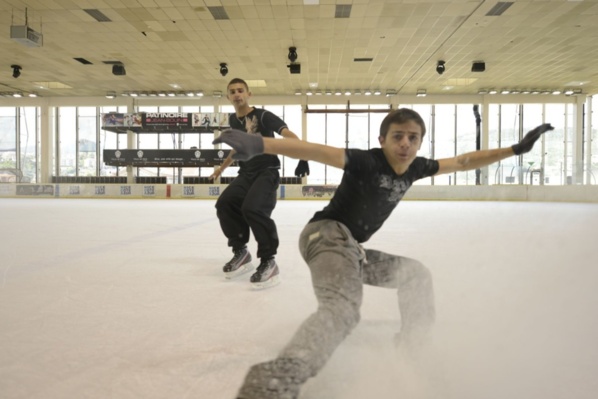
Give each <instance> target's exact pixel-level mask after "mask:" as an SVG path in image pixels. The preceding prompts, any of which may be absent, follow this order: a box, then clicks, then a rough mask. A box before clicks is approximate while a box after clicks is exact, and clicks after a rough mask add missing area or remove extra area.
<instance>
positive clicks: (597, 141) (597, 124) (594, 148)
mask: <svg viewBox="0 0 598 399" xmlns="http://www.w3.org/2000/svg"><path fill="white" fill-rule="evenodd" d="M591 105H592V106H591V107H590V108H591V109H592V113H591V117H590V121H591V125H592V129H591V132H590V135H589V136H590V137H589V140H590V142H589V143H588V144H587V145H589V146H590V150H591V156H590V168H589V171H588V173H589V179H587V180H588V181H589V183H590V184H598V112H597V111H596V110H597V109H598V96H596V97H594V98H593V99H592V103H591Z"/></svg>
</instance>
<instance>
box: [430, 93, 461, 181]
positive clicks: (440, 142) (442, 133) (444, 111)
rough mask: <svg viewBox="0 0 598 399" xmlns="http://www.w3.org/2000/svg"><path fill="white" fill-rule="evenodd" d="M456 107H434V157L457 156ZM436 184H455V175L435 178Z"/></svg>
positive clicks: (443, 105) (444, 105) (441, 105)
mask: <svg viewBox="0 0 598 399" xmlns="http://www.w3.org/2000/svg"><path fill="white" fill-rule="evenodd" d="M455 123H456V122H455V105H453V104H439V105H435V106H434V157H435V158H436V159H442V158H452V157H454V156H455V155H456V141H455V139H456V136H455V128H456V124H455ZM434 184H442V185H444V184H446V185H451V184H455V173H451V174H444V175H439V176H435V177H434Z"/></svg>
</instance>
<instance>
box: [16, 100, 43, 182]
mask: <svg viewBox="0 0 598 399" xmlns="http://www.w3.org/2000/svg"><path fill="white" fill-rule="evenodd" d="M19 114H20V117H19V124H20V128H19V137H20V149H21V151H20V153H19V158H20V159H19V162H18V165H19V168H20V169H21V172H22V174H23V177H22V179H21V182H22V183H35V182H37V180H38V179H37V175H38V164H39V162H38V161H39V152H38V148H39V112H38V108H36V107H22V108H19Z"/></svg>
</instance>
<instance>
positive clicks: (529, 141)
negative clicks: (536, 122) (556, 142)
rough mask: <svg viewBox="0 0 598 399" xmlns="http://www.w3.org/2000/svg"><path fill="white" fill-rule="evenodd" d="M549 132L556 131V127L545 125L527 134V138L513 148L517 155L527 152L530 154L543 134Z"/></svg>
mask: <svg viewBox="0 0 598 399" xmlns="http://www.w3.org/2000/svg"><path fill="white" fill-rule="evenodd" d="M549 130H554V127H552V125H551V124H550V123H545V124H543V125H540V126H538V127H536V128H535V129H534V130H530V131H529V132H527V134H526V135H525V137H524V138H523V139H521V141H520V142H519V143H517V144H514V145H513V146H511V148H512V149H513V152H514V153H515V155H521V154H524V153H526V152H530V151H531V150H532V148H533V147H534V144H535V143H536V141H538V139H539V138H540V136H541V135H542V133H545V132H547V131H549Z"/></svg>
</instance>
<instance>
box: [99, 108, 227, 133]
mask: <svg viewBox="0 0 598 399" xmlns="http://www.w3.org/2000/svg"><path fill="white" fill-rule="evenodd" d="M228 126H229V123H228V114H227V113H222V112H221V113H217V112H136V113H131V114H123V113H117V112H109V113H106V114H102V128H111V127H131V128H135V129H134V130H136V129H139V128H141V129H143V128H147V129H148V130H147V131H146V133H151V132H152V131H154V132H159V131H160V130H159V129H154V128H157V127H164V128H168V127H178V128H185V127H188V128H190V130H191V128H194V127H202V128H206V129H208V128H225V127H228Z"/></svg>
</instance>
